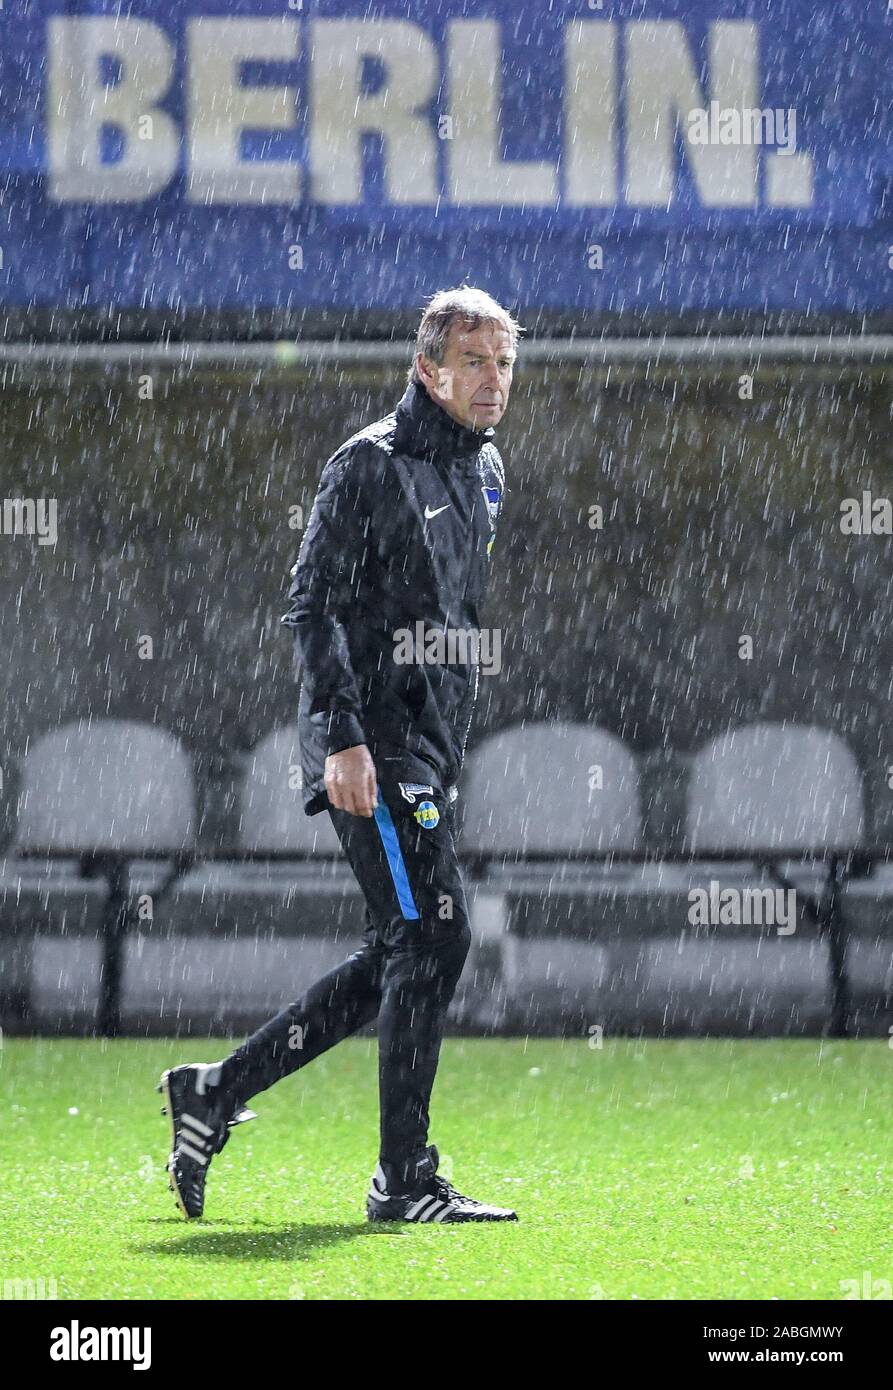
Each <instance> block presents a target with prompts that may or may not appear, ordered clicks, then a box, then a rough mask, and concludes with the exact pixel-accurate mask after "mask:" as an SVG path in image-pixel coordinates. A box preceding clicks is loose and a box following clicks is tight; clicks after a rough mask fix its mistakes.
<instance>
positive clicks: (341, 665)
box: [281, 453, 372, 754]
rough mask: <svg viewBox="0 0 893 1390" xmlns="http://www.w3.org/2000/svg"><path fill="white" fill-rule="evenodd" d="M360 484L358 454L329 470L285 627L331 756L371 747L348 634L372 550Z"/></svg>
mask: <svg viewBox="0 0 893 1390" xmlns="http://www.w3.org/2000/svg"><path fill="white" fill-rule="evenodd" d="M362 483H363V467H362V456H361V455H360V454H356V453H355V454H353V455H345V456H343V457H340V458H339V457H337V456H336V457H334V458H332V459H330V460H329V462H328V463H327V464H326V466H325V468H324V469H323V472H322V477H321V479H320V483H319V490H318V491H317V494H316V498H315V500H314V503H313V507H312V510H311V512H310V516H309V518H308V521H307V528H306V530H305V532H304V539H303V541H302V543H301V548H300V551H299V553H298V560H297V564H296V565H295V566H294V568H293V569H292V571H291V573H292V575H293V580H292V584H291V588H290V589H289V591H288V601H289V609H288V612H287V613H285V614H284V615H283V617H282V620H281V621H282V622H283V623H284V624H285V626H286V627H290V628H292V629H293V631H294V634H295V641H296V653H295V655H296V656H297V657H299V659H300V663H301V668H302V669H301V681H302V684H303V688H304V693H305V697H306V699H307V701H308V705H307V708H308V712H309V714H310V715H311V716H319V715H325V716H326V723H325V735H324V737H325V749H326V753H327V754H330V753H339V752H341V750H342V749H344V748H353V747H354V746H355V745H356V744H359V743H365V742H366V735H365V733H364V731H363V725H362V705H361V700H360V692H359V689H358V686H357V681H356V677H355V675H354V672H353V670H352V668H351V663H350V652H349V650H348V645H347V635H346V632H345V619H346V616H347V614H348V613H349V612H350V609H351V605H352V601H353V599H354V596H355V594H356V590H357V585H358V583H359V576H360V573H361V571H362V568H363V565H364V564H365V559H366V549H367V545H368V544H370V543H371V541H370V537H369V530H370V526H371V520H372V518H371V514H370V510H369V507H368V505H367V504H366V501H365V497H364V494H365V491H366V490H365V489H364V487H363V485H362Z"/></svg>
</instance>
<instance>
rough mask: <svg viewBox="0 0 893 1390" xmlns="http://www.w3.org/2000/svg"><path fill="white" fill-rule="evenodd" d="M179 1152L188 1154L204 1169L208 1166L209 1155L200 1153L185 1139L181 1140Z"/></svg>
mask: <svg viewBox="0 0 893 1390" xmlns="http://www.w3.org/2000/svg"><path fill="white" fill-rule="evenodd" d="M177 1152H178V1153H181V1154H186V1155H187V1156H188V1157H189V1158H194V1159H195V1161H196V1163H200V1164H201V1165H202V1167H203V1168H204V1167H206V1166H207V1163H208V1160H209V1158H210V1155H209V1154H203V1153H199V1151H198V1149H194V1148H193V1147H192V1145H191V1144H187V1143H186V1141H185V1140H183V1139H181V1140H180V1143H179V1146H178V1148H177Z"/></svg>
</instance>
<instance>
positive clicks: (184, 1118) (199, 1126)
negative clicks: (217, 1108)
mask: <svg viewBox="0 0 893 1390" xmlns="http://www.w3.org/2000/svg"><path fill="white" fill-rule="evenodd" d="M180 1124H181V1125H191V1126H192V1128H193V1129H194V1130H195V1132H196V1133H197V1134H204V1135H206V1136H209V1135H211V1134H213V1133H214V1131H213V1129H212V1128H211V1126H210V1125H206V1124H204V1122H203V1121H202V1120H197V1119H196V1118H195V1116H194V1115H181V1116H180Z"/></svg>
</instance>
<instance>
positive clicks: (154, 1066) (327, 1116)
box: [0, 1038, 893, 1299]
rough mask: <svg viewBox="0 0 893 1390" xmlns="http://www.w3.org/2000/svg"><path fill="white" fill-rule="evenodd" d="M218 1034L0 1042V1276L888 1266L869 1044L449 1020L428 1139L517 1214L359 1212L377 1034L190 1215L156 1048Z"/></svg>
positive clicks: (271, 1109) (326, 1288) (591, 1284)
mask: <svg viewBox="0 0 893 1390" xmlns="http://www.w3.org/2000/svg"><path fill="white" fill-rule="evenodd" d="M230 1046H231V1044H226V1043H223V1042H217V1043H213V1042H212V1043H211V1044H208V1043H207V1042H204V1043H200V1044H198V1045H196V1044H195V1043H182V1042H164V1041H156V1040H153V1041H151V1042H140V1041H131V1040H125V1041H120V1042H110V1043H103V1042H85V1041H76V1040H34V1041H32V1040H17V1039H7V1040H6V1041H5V1045H4V1047H3V1048H2V1051H0V1172H2V1175H3V1181H2V1184H0V1282H2V1281H5V1280H10V1279H32V1280H35V1281H36V1280H39V1279H43V1280H45V1281H49V1280H53V1281H55V1283H54V1286H53V1287H55V1289H56V1292H57V1296H58V1297H59V1298H78V1299H80V1298H103V1299H107V1298H114V1299H121V1298H124V1299H127V1298H151V1299H191V1298H193V1299H206V1298H240V1299H254V1298H257V1299H323V1298H327V1299H349V1298H359V1299H388V1298H397V1299H525V1298H546V1299H602V1298H604V1299H631V1298H639V1299H655V1298H682V1299H700V1298H722V1299H729V1298H759V1299H770V1298H773V1297H775V1298H779V1299H792V1298H804V1299H826V1298H833V1299H839V1298H842V1297H843V1295H844V1292H845V1291H846V1289H847V1288H848V1287H849V1286H848V1285H847V1283H846V1281H849V1280H852V1281H857V1282H858V1285H859V1287H860V1288H861V1286H862V1284H863V1281H864V1277H865V1274H866V1273H869V1274H870V1277H871V1278H872V1279H874V1280H890V1281H893V1240H891V1224H890V1205H891V1196H893V1150H891V1146H890V1118H889V1116H890V1095H891V1077H893V1051H891V1050H890V1049H889V1048H888V1047H887V1045H886V1043H884V1042H846V1043H837V1042H835V1043H828V1042H820V1041H817V1040H816V1041H801V1040H797V1041H772V1040H768V1041H756V1040H754V1041H751V1040H734V1041H732V1040H728V1041H726V1040H716V1041H703V1040H701V1041H697V1040H685V1041H645V1042H642V1041H633V1040H623V1039H621V1040H614V1041H608V1040H606V1041H605V1042H604V1046H603V1047H601V1048H594V1047H590V1046H589V1040H587V1039H586V1038H583V1039H580V1040H571V1041H560V1040H535V1039H530V1040H525V1039H517V1040H514V1039H512V1040H493V1039H471V1040H466V1039H463V1040H459V1039H456V1040H448V1041H447V1042H446V1043H445V1045H444V1049H443V1054H442V1061H441V1067H440V1072H439V1075H438V1079H437V1083H436V1086H435V1091H434V1098H433V1103H432V1126H431V1139H432V1140H433V1141H434V1142H436V1143H437V1144H438V1146H439V1148H440V1150H441V1154H442V1155H443V1156H444V1157H443V1162H444V1166H445V1167H446V1168H447V1170H448V1176H449V1175H450V1170H451V1176H452V1181H453V1182H454V1183H455V1184H456V1185H457V1186H458V1187H459V1188H460V1189H462V1190H464V1191H466V1192H468V1193H469V1194H470V1195H471V1196H474V1197H478V1198H480V1199H484V1200H488V1201H493V1202H496V1203H498V1204H500V1205H512V1206H514V1207H515V1208H516V1210H517V1211H518V1214H519V1217H520V1221H519V1222H518V1224H514V1223H510V1224H495V1225H484V1226H443V1225H432V1226H393V1227H390V1226H385V1227H370V1226H369V1225H368V1224H367V1223H366V1220H365V1206H364V1198H365V1192H366V1188H367V1185H368V1180H369V1176H370V1174H371V1172H372V1170H373V1168H374V1166H375V1162H376V1157H377V1137H378V1113H377V1065H376V1052H375V1043H374V1040H373V1041H368V1040H356V1041H354V1040H352V1041H349V1042H347V1043H343V1044H342V1045H341V1046H340V1047H338V1048H336V1049H334V1050H333V1051H332V1052H330V1053H327V1054H326V1055H325V1056H323V1057H321V1058H319V1059H318V1060H316V1061H315V1062H314V1063H312V1065H310V1066H308V1067H307V1068H305V1069H303V1070H302V1071H300V1072H298V1073H297V1074H296V1075H293V1076H291V1077H288V1078H287V1079H286V1080H285V1081H283V1082H281V1083H280V1084H279V1085H277V1086H275V1087H273V1088H272V1089H271V1090H269V1091H267V1092H264V1093H263V1094H262V1095H260V1096H258V1097H256V1099H255V1100H254V1101H252V1106H253V1108H255V1109H256V1110H258V1112H259V1115H260V1118H259V1119H258V1120H255V1121H252V1122H251V1123H250V1124H248V1125H244V1126H241V1127H240V1128H238V1129H237V1130H236V1131H235V1132H234V1134H233V1136H232V1138H231V1140H230V1142H229V1144H228V1145H227V1147H226V1149H225V1151H224V1152H223V1153H222V1154H220V1155H219V1157H218V1158H216V1159H215V1160H214V1162H213V1164H212V1168H211V1173H210V1177H209V1180H208V1197H207V1204H206V1216H205V1218H204V1219H203V1220H202V1221H201V1222H195V1223H187V1222H185V1221H184V1220H183V1219H182V1217H181V1216H180V1215H179V1213H178V1211H177V1209H176V1207H175V1205H174V1200H173V1197H172V1196H171V1194H170V1193H169V1191H168V1189H167V1180H166V1175H165V1173H164V1163H165V1160H166V1157H167V1150H168V1138H169V1134H168V1127H167V1121H166V1119H164V1118H162V1116H161V1115H160V1113H159V1106H160V1104H161V1099H160V1097H159V1096H157V1095H156V1093H155V1090H154V1086H155V1083H156V1082H157V1079H158V1075H159V1074H160V1072H161V1070H162V1069H163V1068H164V1067H166V1066H171V1065H174V1064H176V1063H177V1062H183V1061H195V1060H204V1061H212V1060H215V1059H216V1058H218V1057H220V1056H222V1055H224V1054H225V1053H226V1052H227V1051H228V1050H229V1048H230Z"/></svg>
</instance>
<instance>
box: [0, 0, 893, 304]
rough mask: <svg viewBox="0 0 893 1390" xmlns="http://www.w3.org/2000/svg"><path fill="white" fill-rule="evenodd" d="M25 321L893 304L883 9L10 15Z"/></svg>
mask: <svg viewBox="0 0 893 1390" xmlns="http://www.w3.org/2000/svg"><path fill="white" fill-rule="evenodd" d="M0 3H2V7H0V34H2V36H3V43H2V46H0V108H2V117H3V119H2V124H0V139H2V160H3V176H2V188H3V206H2V211H3V218H2V224H0V251H2V265H0V296H2V301H0V302H2V303H3V304H4V305H5V306H7V307H13V306H15V307H19V308H22V307H26V306H34V307H58V308H65V309H78V308H87V309H90V308H94V309H96V308H99V309H106V308H115V307H117V308H135V309H147V310H159V309H181V308H185V309H203V308H207V309H214V310H227V309H259V310H260V309H275V310H300V309H302V308H307V309H309V308H329V307H332V308H338V307H344V308H350V309H359V310H364V309H381V310H399V309H410V308H415V307H417V306H418V305H419V304H420V302H421V299H422V298H423V297H424V296H426V295H428V294H430V293H431V292H432V291H433V290H434V289H436V288H440V287H443V286H447V285H450V284H454V283H458V282H459V281H460V280H462V279H464V278H467V279H469V280H471V281H472V282H473V283H476V284H480V285H482V286H484V287H485V288H487V289H488V290H490V292H491V293H494V294H496V295H497V297H499V298H501V299H503V300H505V301H506V302H507V303H510V304H513V305H518V304H519V305H522V306H523V307H524V309H525V311H526V312H527V313H528V314H529V313H530V311H531V309H534V308H544V309H552V310H560V311H568V312H573V311H581V312H592V311H609V312H612V313H620V312H623V311H632V312H641V313H643V314H645V313H659V314H663V315H666V314H676V313H686V312H691V311H721V310H729V311H755V310H756V311H773V310H778V311H781V310H793V311H800V312H809V311H814V312H823V313H824V312H831V313H834V312H845V313H871V312H875V311H883V310H886V309H888V308H889V307H890V306H891V304H893V288H891V285H893V269H891V265H893V244H891V243H893V222H891V203H893V178H891V174H893V169H891V162H893V141H891V123H893V118H891V110H893V102H891V78H890V71H891V62H890V54H891V52H893V5H888V0H825V3H816V0H710V2H709V3H708V0H649V2H648V3H645V0H636V2H635V3H633V0H552V3H549V0H537V3H526V4H525V3H523V0H440V2H439V3H437V0H425V2H424V3H422V0H401V2H400V3H387V0H384V2H383V3H378V4H374V3H373V4H369V5H364V4H356V3H355V4H349V3H346V2H345V0H341V2H340V3H335V2H334V0H332V2H331V3H326V0H251V3H248V2H247V0H228V2H227V3H226V4H225V5H223V4H220V3H214V0H152V3H151V4H150V3H148V0H142V3H133V4H128V3H109V2H108V0H71V3H69V4H68V5H60V4H59V3H58V0H57V2H56V3H52V0H31V2H30V3H24V0H0Z"/></svg>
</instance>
